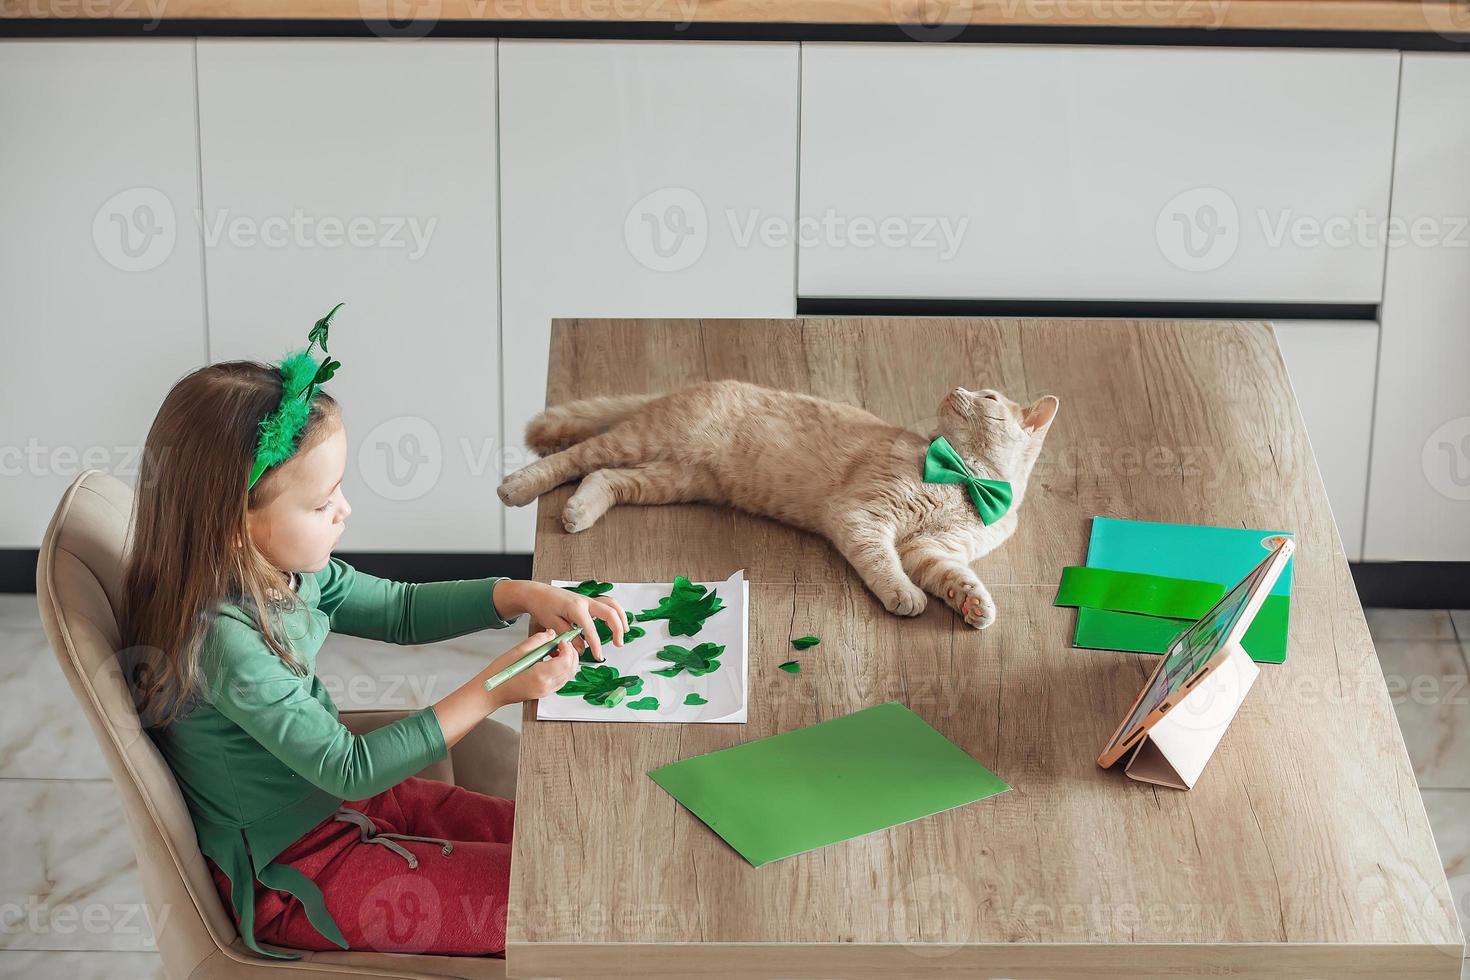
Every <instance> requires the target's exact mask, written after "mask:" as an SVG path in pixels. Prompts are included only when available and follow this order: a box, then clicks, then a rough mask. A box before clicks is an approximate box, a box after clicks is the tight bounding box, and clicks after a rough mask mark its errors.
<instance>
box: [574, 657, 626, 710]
mask: <svg viewBox="0 0 1470 980" xmlns="http://www.w3.org/2000/svg"><path fill="white" fill-rule="evenodd" d="M642 690H643V678H641V677H624V676H622V675H621V674H619V673H618V671H617V668H616V667H609V666H607V665H606V664H602V665H598V666H592V665H588V666H584V667H582V668H580V669H579V670H578V671H577V676H576V677H573V678H572V679H571V680H569V681H567V682H566V683H565V684H563V685H562V687H561V689H560V690H559V691H557V692H556V693H557V694H561V695H565V696H566V697H576V696H577V695H581V696H582V700H583V701H586V702H587V703H588V704H595V705H598V706H600V707H603V708H611V707H612V706H613V705H615V704H617V703H618V702H619V701H621V700H622V699H623V695H625V694H637V693H638V692H639V691H642Z"/></svg>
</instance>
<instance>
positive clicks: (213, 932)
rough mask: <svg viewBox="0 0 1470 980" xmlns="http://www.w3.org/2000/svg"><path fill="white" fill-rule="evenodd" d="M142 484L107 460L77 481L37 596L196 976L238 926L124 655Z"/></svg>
mask: <svg viewBox="0 0 1470 980" xmlns="http://www.w3.org/2000/svg"><path fill="white" fill-rule="evenodd" d="M132 506H133V492H132V490H130V489H129V488H128V486H127V485H126V484H124V483H122V482H120V481H118V480H116V479H114V478H113V477H112V476H109V475H108V474H106V473H103V472H101V471H100V470H87V471H86V472H84V473H82V474H81V475H80V476H78V477H77V478H76V479H75V480H74V481H73V482H72V484H71V486H70V487H68V488H67V490H66V493H65V495H64V496H63V497H62V498H61V503H60V504H59V505H58V506H57V508H56V514H55V516H53V517H52V518H51V524H50V526H49V527H48V528H47V529H46V536H45V537H44V538H43V539H42V541H41V553H40V558H39V560H38V562H37V565H36V601H37V603H38V604H39V605H40V609H41V620H42V622H43V623H44V625H45V627H46V635H47V637H49V638H50V641H51V648H52V649H53V650H54V651H55V652H56V659H57V660H58V661H59V662H60V663H61V672H62V673H63V674H65V675H66V679H67V682H68V683H69V684H71V689H72V692H73V693H74V694H75V695H76V697H77V700H78V701H80V702H81V705H82V709H83V711H85V713H86V715H87V720H88V721H89V722H90V723H91V725H92V731H93V733H94V734H96V736H97V741H98V742H99V743H100V744H101V747H102V754H103V756H104V757H105V758H106V759H107V765H108V768H109V769H110V770H111V772H112V779H113V782H115V783H116V784H117V788H118V792H119V793H120V794H121V796H122V802H123V811H124V813H125V814H126V816H127V821H128V828H129V830H130V831H131V832H132V835H133V847H134V850H135V851H136V852H137V857H138V869H139V872H140V875H141V877H142V879H143V893H144V895H145V897H146V898H147V901H148V912H149V918H150V919H151V921H152V923H153V929H154V935H155V938H156V939H157V942H158V948H159V952H160V953H161V954H162V956H163V958H164V966H165V969H166V970H167V972H168V974H169V975H170V976H174V977H185V976H188V975H189V974H190V973H192V972H193V970H194V968H195V967H196V966H197V965H198V964H199V963H201V962H202V961H203V960H204V959H205V958H206V957H209V956H211V955H213V954H215V953H216V951H217V950H219V949H221V948H223V947H227V946H229V945H230V944H231V942H232V941H233V940H235V938H236V936H237V935H238V932H237V930H236V928H235V923H234V919H233V918H231V917H230V915H229V913H228V912H226V910H225V907H224V904H223V903H222V902H221V901H220V899H219V895H218V894H217V893H216V892H215V890H214V883H213V881H212V879H211V878H210V874H209V868H208V866H207V865H206V864H205V861H204V856H203V855H202V854H201V853H200V851H199V843H198V839H197V838H196V837H195V834H194V825H193V823H192V822H191V820H190V818H189V810H188V807H187V806H186V805H185V803H184V798H183V795H182V794H181V793H180V792H179V787H178V783H177V782H175V780H174V777H173V773H172V771H171V770H170V769H169V767H168V763H167V762H165V761H164V759H163V756H162V755H161V754H159V752H158V749H157V748H156V747H155V746H154V744H153V740H152V739H151V738H149V737H148V733H147V732H146V731H144V730H143V727H142V725H141V724H140V722H139V720H138V712H137V709H136V707H135V704H134V700H133V697H132V693H131V689H130V688H129V686H128V683H127V680H126V678H125V677H124V676H123V670H122V667H121V666H120V665H119V660H118V656H117V654H118V652H119V647H120V646H121V637H120V632H119V628H118V616H117V609H118V608H119V604H120V600H121V598H122V570H123V556H124V554H125V553H126V548H127V536H128V527H129V524H130V517H131V514H132Z"/></svg>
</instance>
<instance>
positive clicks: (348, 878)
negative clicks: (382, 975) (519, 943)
mask: <svg viewBox="0 0 1470 980" xmlns="http://www.w3.org/2000/svg"><path fill="white" fill-rule="evenodd" d="M342 805H343V806H345V807H348V808H350V809H353V810H358V811H360V812H362V813H364V814H366V815H367V816H368V817H369V818H371V820H372V822H373V824H374V826H375V827H376V828H377V833H394V834H413V835H416V836H420V837H442V838H445V839H447V840H450V841H453V842H454V848H453V851H452V852H451V853H449V854H448V855H446V854H444V853H443V850H442V848H441V847H440V845H438V844H434V843H423V842H419V841H397V842H395V843H397V844H399V845H400V846H402V847H404V848H407V849H408V850H409V851H411V852H412V853H413V854H414V856H415V857H417V858H418V868H416V869H410V868H409V866H408V863H407V861H406V860H405V859H404V858H403V857H402V856H401V855H399V854H396V853H394V852H393V851H392V850H391V849H389V848H387V847H385V846H383V845H381V844H372V843H368V842H365V841H363V840H362V838H361V831H360V829H359V828H358V827H356V826H354V825H353V824H350V823H343V822H341V821H339V820H334V819H333V818H331V817H328V818H327V819H325V820H323V821H322V822H321V823H319V824H317V825H316V826H315V827H313V828H312V829H311V830H309V831H307V832H306V833H305V834H304V835H303V836H302V837H301V838H300V839H298V840H297V841H296V842H295V843H294V844H292V845H291V846H290V847H288V848H286V850H284V851H282V852H281V853H280V855H278V856H277V857H276V863H278V864H289V865H291V866H292V867H294V868H295V869H296V870H298V871H300V872H301V873H302V874H304V875H306V877H308V878H310V879H311V880H312V881H314V882H315V883H316V885H317V887H318V888H320V889H321V890H322V896H323V897H324V898H325V899H326V905H327V911H328V912H330V913H331V915H332V918H333V919H334V920H335V921H336V923H337V927H338V928H339V929H341V930H342V935H343V937H344V938H346V940H347V946H348V948H349V949H371V950H377V951H379V952H389V953H442V954H446V955H460V956H482V955H486V954H494V955H499V954H503V953H504V950H505V909H506V901H507V896H508V895H509V892H510V838H511V826H512V823H513V821H514V817H515V803H514V802H513V801H511V800H502V799H498V798H496V797H493V796H485V795H483V794H481V793H475V792H472V791H470V790H467V789H462V788H460V787H458V786H452V785H450V784H448V783H441V782H438V781H436V780H432V779H419V778H418V777H413V778H410V779H405V780H404V781H403V782H401V783H399V784H398V785H397V786H394V787H392V788H391V789H388V790H385V791H384V792H382V793H379V794H378V795H377V796H374V797H372V798H371V799H366V800H357V801H353V802H347V803H343V804H342ZM210 870H211V871H212V872H213V873H214V884H215V887H216V888H217V889H218V890H219V893H220V897H221V898H222V899H224V903H225V907H226V908H229V909H233V908H234V907H233V906H232V905H231V904H230V880H229V879H228V878H227V877H225V873H224V872H223V871H221V870H220V869H219V868H218V867H216V866H215V864H214V862H213V861H211V862H210ZM237 925H238V923H237ZM255 937H256V939H257V940H259V941H260V942H263V943H270V944H272V945H275V946H287V947H290V948H292V949H306V950H335V949H338V948H339V947H338V946H337V945H336V944H335V943H333V942H332V941H331V940H329V939H327V938H326V937H325V936H323V935H322V934H321V933H319V932H317V931H316V929H315V928H314V927H313V926H312V924H311V923H310V922H309V921H308V920H307V918H306V912H305V910H304V909H303V908H302V907H301V903H300V902H298V901H297V900H296V899H295V898H294V897H293V896H291V895H289V894H287V893H286V892H281V891H275V890H273V889H270V888H266V887H265V886H264V885H262V884H260V883H259V882H256V883H255Z"/></svg>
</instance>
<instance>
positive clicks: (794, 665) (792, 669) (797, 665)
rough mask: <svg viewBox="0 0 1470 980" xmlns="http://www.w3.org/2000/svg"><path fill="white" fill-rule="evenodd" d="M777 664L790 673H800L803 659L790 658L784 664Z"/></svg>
mask: <svg viewBox="0 0 1470 980" xmlns="http://www.w3.org/2000/svg"><path fill="white" fill-rule="evenodd" d="M777 666H778V667H780V668H781V669H782V670H784V671H786V673H788V674H799V673H801V661H800V660H788V661H786V662H785V663H784V664H778V665H777Z"/></svg>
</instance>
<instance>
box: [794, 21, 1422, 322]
mask: <svg viewBox="0 0 1470 980" xmlns="http://www.w3.org/2000/svg"><path fill="white" fill-rule="evenodd" d="M1398 57H1399V56H1398V53H1397V52H1388V51H1300V50H1296V51H1293V50H1240V49H1236V50H1231V49H1224V48H1213V49H1212V48H1177V49H1169V48H1147V47H1115V48H1108V47H1086V46H1068V47H1044V46H1006V45H989V44H976V45H935V44H808V45H804V46H803V48H802V112H801V126H802V145H801V215H802V219H803V221H804V222H805V231H806V232H807V233H806V234H804V235H803V238H802V243H801V258H800V268H801V279H800V284H799V292H800V294H801V295H802V296H806V297H822V296H852V297H948V298H1011V299H1083V300H1086V299H1092V300H1183V301H1190V300H1195V301H1207V300H1209V301H1232V300H1234V301H1319V302H1332V303H1377V302H1378V300H1379V291H1380V285H1381V282H1382V270H1383V245H1382V241H1381V238H1382V236H1381V230H1382V223H1383V219H1384V217H1385V215H1386V213H1387V208H1388V188H1389V167H1390V163H1391V159H1392V152H1393V124H1394V97H1395V79H1396V74H1397V71H1398Z"/></svg>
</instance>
